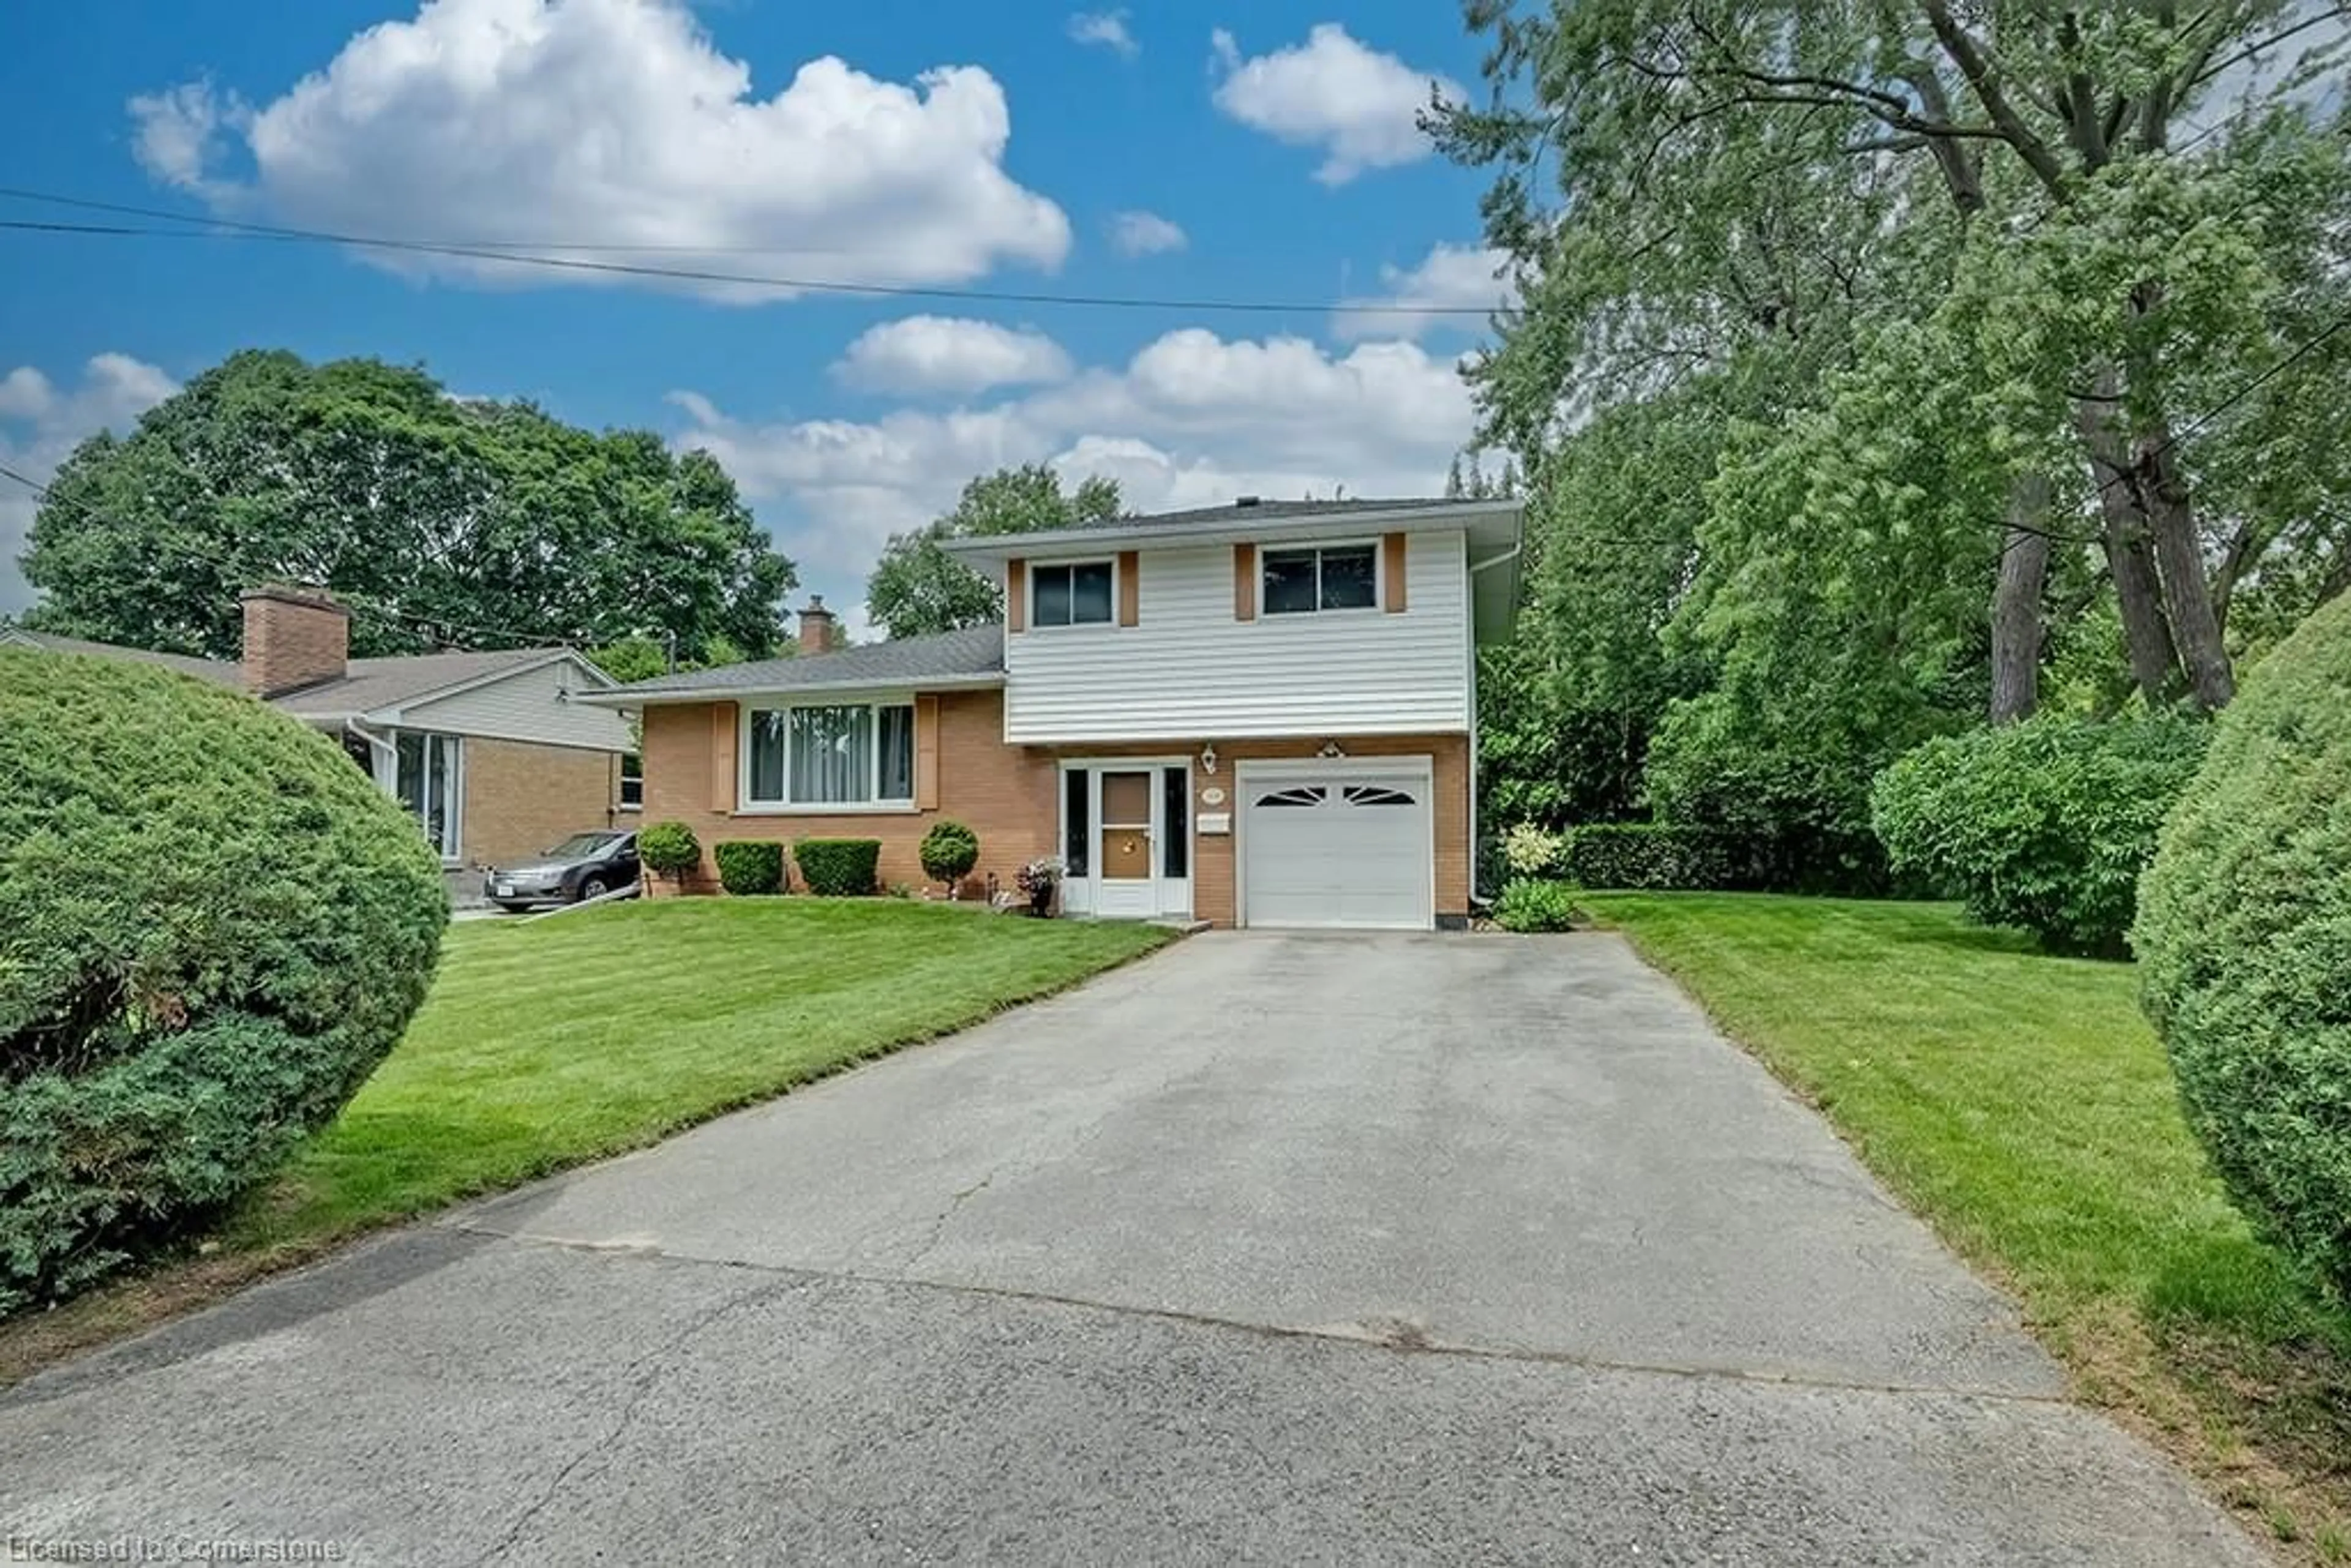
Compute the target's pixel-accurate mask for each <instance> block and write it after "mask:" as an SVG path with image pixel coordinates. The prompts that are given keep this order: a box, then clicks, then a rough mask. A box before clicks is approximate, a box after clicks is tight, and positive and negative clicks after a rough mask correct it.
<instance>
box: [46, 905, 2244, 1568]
mask: <svg viewBox="0 0 2351 1568" xmlns="http://www.w3.org/2000/svg"><path fill="white" fill-rule="evenodd" d="M2061 1389H2062V1384H2061V1379H2060V1376H2059V1375H2058V1372H2057V1370H2056V1368H2055V1367H2054V1366H2053V1365H2052V1364H2050V1362H2049V1361H2048V1360H2047V1358H2046V1357H2044V1356H2043V1354H2042V1353H2041V1352H2040V1351H2039V1350H2038V1349H2036V1348H2035V1347H2034V1346H2033V1344H2032V1343H2031V1342H2030V1341H2029V1340H2028V1339H2027V1338H2026V1336H2025V1335H2024V1334H2023V1333H2022V1331H2021V1330H2020V1328H2019V1327H2018V1324H2017V1315H2016V1312H2015V1309H2014V1307H2013V1305H2012V1304H2011V1303H2010V1302H2009V1301H2005V1300H2004V1299H2003V1298H2001V1296H1999V1295H1998V1294H1996V1293H1995V1292H1993V1291H1991V1290H1989V1289H1987V1288H1986V1287H1985V1286H1983V1285H1982V1284H1981V1283H1980V1282H1979V1281H1976V1280H1975V1279H1974V1278H1972V1277H1971V1276H1970V1274H1968V1273H1967V1272H1966V1270H1963V1269H1962V1268H1961V1267H1960V1266H1959V1264H1958V1263H1957V1262H1956V1261H1955V1260H1953V1259H1952V1258H1951V1257H1950V1256H1949V1254H1947V1253H1946V1252H1944V1251H1943V1250H1942V1249H1941V1248H1940V1247H1939V1246H1938V1244H1937V1243H1936V1242H1935V1241H1934V1239H1932V1238H1931V1237H1930V1236H1929V1235H1928V1233H1927V1232H1926V1230H1925V1229H1924V1228H1922V1227H1921V1226H1919V1225H1918V1224H1917V1222H1916V1221H1915V1220H1913V1219H1911V1218H1909V1217H1907V1215H1906V1214H1904V1213H1903V1212H1902V1211H1901V1210H1899V1209H1898V1208H1896V1207H1895V1206H1894V1205H1893V1204H1892V1203H1891V1202H1890V1201H1889V1200H1888V1199H1887V1198H1886V1197H1885V1195H1884V1194H1883V1193H1882V1192H1881V1191H1880V1190H1879V1189H1878V1188H1877V1186H1876V1185H1875V1184H1874V1183H1873V1182H1872V1181H1871V1180H1870V1179H1869V1178H1868V1177H1867V1176H1865V1175H1864V1174H1863V1173H1862V1172H1861V1171H1860V1170H1859V1168H1858V1167H1857V1166H1855V1163H1854V1161H1853V1159H1852V1157H1851V1156H1850V1155H1848V1153H1847V1152H1846V1151H1845V1149H1844V1146H1843V1145H1841V1144H1839V1143H1838V1142H1837V1140H1836V1139H1835V1138H1834V1136H1832V1135H1831V1134H1830V1133H1829V1132H1828V1131H1827V1129H1826V1128H1825V1127H1824V1126H1823V1124H1821V1123H1820V1121H1819V1120H1818V1119H1817V1118H1815V1117H1814V1116H1813V1115H1812V1114H1811V1113H1808V1112H1806V1111H1805V1110H1803V1109H1802V1107H1801V1106H1799V1105H1798V1104H1796V1103H1794V1102H1793V1101H1792V1100H1791V1099H1789V1098H1788V1097H1787V1096H1786V1095H1785V1094H1784V1093H1782V1092H1781V1091H1780V1090H1779V1089H1778V1088H1777V1086H1775V1085H1774V1084H1773V1083H1772V1082H1771V1080H1770V1079H1769V1078H1768V1077H1767V1076H1766V1075H1765V1074H1764V1073H1763V1072H1762V1071H1761V1070H1760V1069H1759V1068H1757V1067H1756V1066H1755V1065H1754V1064H1753V1063H1752V1062H1751V1061H1749V1060H1748V1059H1747V1058H1746V1057H1745V1056H1743V1055H1742V1054H1740V1052H1738V1051H1735V1050H1733V1049H1732V1048H1731V1047H1729V1046H1728V1045H1727V1044H1725V1043H1724V1042H1723V1041H1722V1040H1719V1038H1718V1037H1717V1036H1716V1035H1715V1034H1714V1033H1713V1032H1712V1031H1711V1030H1709V1029H1708V1026H1707V1025H1706V1023H1705V1020H1704V1019H1702V1018H1701V1017H1700V1015H1699V1014H1698V1012H1697V1011H1696V1010H1695V1009H1693V1008H1692V1007H1691V1006H1690V1004H1689V1003H1688V1002H1687V1000H1686V999H1684V998H1682V997H1681V996H1680V995H1679V994H1678V993H1677V991H1676V990H1674V988H1672V987H1670V986H1669V985H1667V983H1666V982H1665V981H1663V980H1662V979H1660V978H1658V977H1656V976H1655V975H1654V974H1652V973H1650V972H1649V971H1648V970H1646V968H1644V967H1642V966H1641V965H1640V964H1639V963H1638V962H1637V961H1636V960H1635V959H1634V957H1633V956H1632V955H1631V954H1630V953H1629V952H1628V951H1627V950H1626V949H1625V947H1624V946H1622V945H1621V944H1619V943H1618V942H1617V941H1615V940H1614V939H1613V938H1610V937H1605V936H1574V937H1565V938H1547V939H1546V938H1531V939H1524V940H1521V939H1516V938H1510V937H1501V936H1492V937H1488V936H1477V937H1462V936H1451V937H1438V936H1429V937H1416V936H1349V937H1341V936H1296V937H1283V936H1266V935H1226V934H1215V935H1210V936H1202V937H1196V938H1194V939H1192V940H1191V941H1188V942H1186V943H1184V944H1182V945H1180V946H1177V947H1176V948H1175V949H1173V950H1172V951H1170V952H1168V953H1166V954H1165V955H1163V956H1159V957H1156V958H1154V959H1152V960H1150V961H1149V962H1147V963H1144V964H1142V965H1139V966H1135V967H1131V968H1128V969H1125V970H1122V971H1119V972H1118V973H1115V974H1113V975H1111V976H1108V977H1104V978H1103V979H1102V980H1099V981H1097V982H1096V983H1094V984H1092V985H1091V986H1088V987H1086V988H1081V989H1080V990H1078V991H1075V992H1071V993H1070V994H1069V995H1066V996H1064V997H1062V998H1059V999H1056V1000H1054V1001H1051V1002H1048V1003H1045V1004H1043V1005H1041V1006H1039V1007H1036V1008H1032V1009H1026V1010H1024V1011H1021V1012H1019V1013H1017V1014H1013V1015H1010V1016H1008V1017H1006V1018H1004V1019H998V1020H997V1021H996V1022H994V1023H991V1024H989V1025H987V1026H985V1027H983V1028H981V1029H978V1030H973V1031H971V1032H969V1033H967V1034H966V1035H963V1036H960V1037H958V1038H957V1039H956V1040H950V1041H946V1042H944V1043H942V1044H939V1045H936V1046H932V1047H928V1048H925V1049H923V1050H918V1051H910V1052H907V1053H904V1054H903V1055H900V1056H897V1057H893V1058H892V1059H890V1060H888V1061H883V1062H880V1063H877V1064H875V1065H873V1066H872V1067H869V1068H866V1069H863V1070H862V1071H857V1072H855V1073H852V1074H850V1075H847V1076H845V1077H842V1078H839V1079H835V1080H832V1081H831V1082H826V1083H823V1084H820V1085H818V1086H816V1087H814V1088H812V1089H810V1090H808V1091H806V1092H802V1093H799V1094H796V1095H793V1096H791V1097H790V1098H789V1099H787V1100H784V1101H782V1102H779V1103H776V1104H773V1105H771V1106H768V1107H766V1108H763V1109H760V1110H756V1111H752V1112H749V1113H744V1114H741V1115H738V1116H735V1117H731V1118H728V1119H727V1120H726V1121H723V1122H718V1123H715V1124H711V1125H710V1126H708V1127H705V1128H704V1129H702V1130H700V1131H698V1132H695V1133H693V1134H688V1135H686V1136H684V1137H682V1138H679V1139H676V1140H674V1141H673V1142H672V1143H670V1144H668V1145H664V1146H663V1147H661V1148H659V1149H656V1150H653V1151H650V1152H648V1153H645V1154H643V1155H636V1156H632V1157H631V1158H627V1159H622V1160H618V1161H614V1162H612V1163H611V1164H608V1165H605V1166H599V1167H596V1168H594V1169H591V1170H588V1171H583V1172H580V1173H579V1174H577V1175H574V1176H569V1177H565V1178H561V1179H559V1180H556V1181H553V1182H549V1183H547V1184H544V1185H542V1186H537V1187H534V1188H530V1189H528V1190H526V1191H524V1192H521V1193H517V1194H515V1195H512V1196H510V1197H506V1198H502V1199H499V1200H496V1201H493V1202H489V1203H486V1204H482V1205H478V1206H475V1207H472V1208H470V1209H467V1210H465V1211H461V1212H459V1213H457V1214H455V1215H453V1216H451V1217H450V1218H447V1219H446V1220H445V1221H444V1222H443V1223H441V1224H438V1225H432V1226H424V1227H419V1228H413V1229H410V1230H406V1231H402V1232H400V1233H397V1234H394V1235H392V1236H391V1237H388V1238H386V1239H382V1240H381V1241H379V1242H376V1243H374V1244H371V1245H370V1246H367V1247H365V1248H362V1249H359V1250H358V1251H356V1252H354V1253H353V1254H351V1255H350V1256H347V1257H345V1258H343V1259H340V1260H337V1261H334V1262H331V1263H329V1264H327V1265H324V1266H322V1267H319V1268H318V1269H315V1270H310V1271H308V1272H307V1273H304V1274H301V1275H298V1276H295V1277H292V1278H289V1279H287V1280H284V1281H278V1282H277V1283H274V1284H271V1285H267V1286H265V1287H263V1288H260V1289H257V1290H255V1291H250V1292H248V1293H246V1295H244V1296H242V1297H240V1298H238V1299H236V1300H235V1301H230V1302H228V1303H226V1304H225V1305H224V1306H222V1307H220V1308H218V1309H216V1310H214V1311H213V1312H207V1313H204V1314H203V1315H201V1316H198V1317H196V1318H193V1319H191V1320H189V1321H188V1322H183V1323H181V1324H179V1325H176V1326H173V1327H171V1328H167V1329H165V1330H163V1331H162V1332H160V1333H153V1334H150V1335H148V1336H147V1337H145V1338H143V1339H141V1340H138V1341H135V1342H132V1343H129V1344H126V1345H124V1346H121V1347H120V1348H119V1349H116V1350H114V1351H111V1352H109V1353H106V1354H100V1355H97V1356H93V1357H90V1358H89V1359H87V1360H85V1361H82V1362H80V1363H78V1364H74V1365H71V1366H68V1367H66V1368H63V1369H60V1370H59V1371H57V1372H56V1373H53V1374H51V1375H47V1376H46V1377H43V1378H40V1379H37V1380H35V1381H34V1382H33V1383H31V1384H28V1385H26V1386H24V1387H22V1388H20V1389H18V1390H17V1391H16V1392H15V1393H14V1394H13V1395H10V1396H0V1531H5V1532H6V1533H10V1534H14V1535H17V1536H23V1537H31V1538H35V1539H41V1540H90V1539H110V1538H114V1537H118V1536H123V1535H131V1536H139V1537H145V1538H149V1539H157V1538H168V1537H171V1536H175V1535H195V1536H201V1537H203V1538H205V1539H208V1540H222V1539H229V1540H256V1539H270V1540H281V1539H286V1538H294V1539H298V1540H312V1541H321V1540H331V1541H337V1542H342V1543H344V1544H345V1545H346V1546H347V1547H348V1548H349V1549H350V1552H351V1553H352V1555H353V1556H354V1558H356V1560H359V1561H363V1562H418V1563H458V1562H472V1561H479V1560H485V1559H490V1558H497V1557H511V1558H514V1559H517V1560H523V1561H533V1562H549V1561H569V1560H576V1559H584V1558H588V1557H590V1556H595V1555H598V1554H601V1555H602V1556H603V1557H605V1558H607V1559H609V1560H611V1561H620V1562H630V1561H662V1562H666V1561H682V1560H686V1559H705V1558H706V1559H713V1560H720V1561H727V1560H741V1561H761V1562H764V1561H793V1562H810V1563H838V1562H872V1563H880V1562H885V1561H886V1562H892V1563H903V1562H941V1561H965V1562H971V1561H996V1562H1012V1563H1113V1562H1186V1563H1228V1562H1234V1561H1244V1560H1245V1561H1262V1562H1272V1563H1388V1562H1413V1563H1493V1562H1524V1563H1607V1564H1615V1563H1635V1562H1637V1563H1789V1564H1823V1563H2067V1564H2074V1563H2113V1564H2129V1565H2131V1568H2149V1565H2162V1564H2180V1565H2189V1564H2194V1565H2196V1568H2214V1565H2225V1564H2232V1563H2243V1564H2250V1563H2262V1562H2264V1561H2266V1559H2265V1558H2264V1557H2263V1556H2262V1554H2261V1553H2260V1552H2257V1551H2256V1549H2255V1548H2254V1547H2253V1546H2252V1543H2251V1542H2250V1541H2249V1540H2248V1539H2247V1538H2246V1537H2244V1536H2243V1535H2241V1533H2240V1532H2238V1531H2236V1530H2235V1528H2234V1527H2233V1526H2232V1525H2231V1523H2230V1522H2229V1521H2227V1520H2226V1519H2225V1518H2224V1517H2223V1516H2222V1515H2221V1514H2220V1512H2219V1511H2217V1510H2215V1509H2214V1508H2213V1507H2211V1506H2210V1504H2208V1503H2207V1502H2205V1501H2204V1500H2202V1499H2201V1498H2200V1497H2199V1495H2198V1494H2197V1493H2196V1492H2195V1490H2193V1489H2192V1488H2191V1487H2190V1486H2189V1483H2188V1482H2187V1481H2186V1480H2185V1479H2182V1478H2181V1477H2180V1476H2179V1475H2178V1474H2176V1473H2175V1472H2174V1471H2173V1470H2172V1469H2169V1468H2168V1466H2167V1465H2166V1464H2165V1463H2164V1462H2163V1461H2162V1460H2161V1459H2160V1458H2158V1456H2156V1455H2155V1454H2154V1453H2152V1452H2151V1451H2149V1450H2148V1449H2147V1448H2145V1447H2143V1446H2142V1445H2140V1444H2139V1443H2137V1441H2135V1440H2133V1439H2131V1438H2129V1437H2126V1436H2125V1435H2124V1434H2123V1433H2121V1432H2120V1431H2119V1430H2117V1429H2116V1427H2113V1426H2112V1425H2110V1424H2109V1423H2107V1422H2106V1421H2105V1420H2104V1419H2102V1418H2100V1417H2098V1416H2095V1415H2092V1414H2090V1413H2088V1412H2085V1411H2083V1410H2080V1409H2078V1408H2075V1407H2074V1406H2070V1405H2068V1404H2066V1403H2064V1400H2063V1397H2062V1392H2061Z"/></svg>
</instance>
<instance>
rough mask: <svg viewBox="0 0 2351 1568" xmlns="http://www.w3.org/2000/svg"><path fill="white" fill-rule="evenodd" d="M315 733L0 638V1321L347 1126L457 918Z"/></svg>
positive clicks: (398, 833) (83, 1281) (186, 685)
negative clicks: (348, 1112) (335, 1121)
mask: <svg viewBox="0 0 2351 1568" xmlns="http://www.w3.org/2000/svg"><path fill="white" fill-rule="evenodd" d="M448 913H449V910H448V899H447V895H446V894H445V893H444V890H443V886H442V880H441V867H440V862H439V861H438V860H437V859H436V858H435V857H434V854H433V852H431V850H429V849H428V848H427V847H426V846H425V843H424V840H423V835H422V834H421V833H419V832H418V831H417V829H416V825H415V823H413V821H409V820H408V818H407V817H406V816H405V815H404V814H403V813H402V811H401V810H400V809H399V808H398V807H397V806H395V805H394V804H393V803H392V801H391V800H387V799H386V798H385V797H384V796H383V794H382V793H381V791H379V790H378V789H376V787H375V786H374V784H373V783H371V781H370V780H369V779H368V776H367V775H366V773H364V772H363V771H362V770H361V769H360V768H357V767H355V766H353V764H352V762H351V759H350V758H349V757H347V756H345V755H344V754H343V752H342V749H341V748H340V747H339V746H338V745H336V743H335V742H334V741H333V740H331V739H329V737H325V736H323V735H319V734H315V733H313V732H311V731H310V730H308V729H307V728H306V727H303V726H302V725H301V724H299V723H298V722H296V721H295V720H293V719H290V718H287V717H286V716H283V715H280V714H277V713H275V712H273V711H271V710H270V709H268V708H266V707H265V706H262V705H261V704H259V703H256V702H255V701H253V700H251V699H250V698H248V697H246V696H245V695H243V694H241V693H239V692H235V691H232V690H228V689H226V688H225V687H219V686H214V685H208V684H206V683H204V682H202V681H199V680H196V679H194V678H193V677H191V676H187V675H183V674H176V673H173V672H171V671H167V670H162V669H158V668H155V667H152V666H149V665H144V664H133V663H130V662H126V661H115V660H102V659H91V658H78V657H68V656H64V655H59V654H53V653H29V652H20V651H14V650H7V649H0V1315H5V1314H6V1313H7V1312H12V1311H16V1310H18V1309H21V1308H24V1307H26V1306H28V1305H31V1304H34V1303H37V1302H40V1301H47V1300H51V1299H55V1298H57V1297H61V1296H63V1295H66V1294H68V1293H69V1292H71V1291H75V1290H78V1289H79V1288H81V1287H82V1286H85V1285H87V1284H89V1283H90V1282H91V1281H94V1280H97V1279H99V1278H100V1277H102V1276H103V1275H105V1274H106V1273H107V1272H109V1271H110V1270H113V1269H115V1268H118V1267H120V1265H121V1264H123V1263H124V1262H126V1261H128V1260H131V1259H133V1258H135V1257H137V1256H138V1255H140V1254H141V1252H143V1251H146V1250H148V1249H152V1248H155V1247H158V1246H161V1245H163V1244H166V1243H168V1242H170V1241H172V1240H173V1239H177V1238H179V1237H181V1236H183V1235H184V1234H186V1233H187V1232H188V1231H189V1230H190V1229H192V1228H195V1227H198V1226H200V1225H202V1224H203V1223H204V1221H205V1220H206V1219H207V1218H210V1217H212V1216H214V1215H216V1214H217V1213H218V1212H219V1211H220V1210H221V1209H222V1208H223V1207H225V1206H226V1205H227V1204H229V1203H230V1202H231V1201H233V1200H234V1199H235V1198H236V1197H237V1196H238V1195H239V1194H241V1193H243V1192H245V1191H246V1190H247V1189H248V1188H250V1187H251V1186H254V1184H256V1182H258V1181H260V1180H261V1179H262V1178H263V1177H265V1176H268V1175H269V1174H270V1172H271V1171H273V1170H274V1169H276V1168H277V1166H278V1165H279V1163H280V1162H281V1161H283V1160H284V1159H285V1157H286V1156H287V1154H288V1153H289V1152H291V1150H292V1149H293V1148H294V1146H295V1145H296V1144H297V1143H298V1142H299V1141H300V1140H301V1139H302V1138H303V1137H304V1136H305V1135H306V1134H308V1133H310V1132H311V1131H312V1130H313V1129H315V1128H317V1127H319V1126H321V1125H323V1124H325V1123H326V1122H328V1121H329V1119H331V1118H332V1117H333V1116H334V1115H335V1113H337V1112H338V1111H340V1109H341V1108H342V1106H343V1103H344V1102H346V1101H347V1100H349V1099H350V1096H351V1094H352V1093H353V1092H355V1091H356V1090H357V1089H358V1088H359V1086H360V1083H361V1082H364V1081H365V1080H366V1078H367V1076H368V1074H369V1073H370V1072H371V1071H373V1070H374V1068H375V1066H376V1064H377V1063H378V1062H380V1061H382V1060H383V1058H384V1056H385V1054H386V1053H387V1052H389V1051H391V1050H392V1046H393V1045H394V1044H395V1043H397V1042H398V1040H399V1039H400V1036H401V1032H402V1030H403V1029H404V1028H405V1027H406V1025H407V1023H408V1020H409V1018H410V1016H411V1015H412V1014H413V1013H414V1012H415V1010H416V1009H417V1007H418V1005H419V1004H420V1003H422V1002H423V999H424V992H425V988H426V987H427V985H428V984H430V982H431V980H432V977H433V968H434V960H435V957H436V956H437V954H438V952H439V948H440V942H441V933H442V928H443V926H444V923H445V922H446V921H447V919H448Z"/></svg>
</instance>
